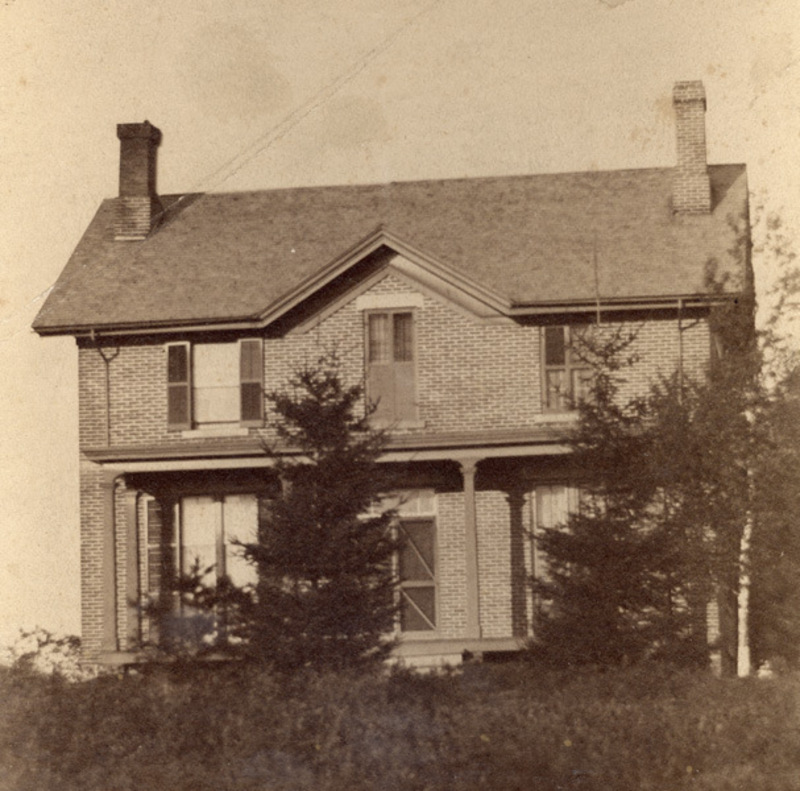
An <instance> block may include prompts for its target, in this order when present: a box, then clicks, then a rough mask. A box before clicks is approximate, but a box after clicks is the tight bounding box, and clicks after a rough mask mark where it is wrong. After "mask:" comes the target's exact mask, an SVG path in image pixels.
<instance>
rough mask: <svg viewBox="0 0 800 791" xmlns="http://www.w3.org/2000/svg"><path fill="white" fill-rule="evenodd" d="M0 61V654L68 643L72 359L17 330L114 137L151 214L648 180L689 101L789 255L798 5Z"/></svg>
mask: <svg viewBox="0 0 800 791" xmlns="http://www.w3.org/2000/svg"><path fill="white" fill-rule="evenodd" d="M0 52H2V56H0V57H2V69H1V70H0V372H1V375H0V410H2V416H3V418H4V421H3V430H2V431H0V644H1V643H2V642H4V641H6V642H7V641H8V640H10V639H12V638H13V635H14V634H15V632H16V630H17V629H18V628H31V627H33V626H35V625H40V626H42V627H44V628H47V629H49V630H51V631H57V632H67V633H71V634H78V633H79V632H80V600H79V582H80V566H79V541H78V536H79V518H78V464H77V459H78V450H77V448H78V432H77V352H76V347H75V344H74V341H73V340H72V339H69V338H44V339H43V338H39V337H38V336H36V335H35V334H34V333H33V332H32V331H31V329H30V325H31V322H32V321H33V319H34V317H35V315H36V313H37V311H38V310H39V308H40V307H41V305H42V301H43V299H44V298H45V297H46V295H47V293H48V290H49V289H50V288H51V287H52V285H53V283H54V282H55V280H56V278H57V277H58V274H59V272H60V271H61V269H62V267H63V266H64V264H65V263H66V261H67V259H68V257H69V255H70V253H71V252H72V250H73V249H74V247H75V245H76V244H77V242H78V240H79V239H80V237H81V234H82V233H83V231H84V229H85V228H86V226H87V225H88V223H89V221H90V219H91V217H92V216H93V214H94V212H95V210H96V209H97V207H98V205H99V203H100V201H101V200H102V199H103V198H105V197H113V196H114V195H115V194H116V192H117V187H118V184H117V179H118V157H119V141H118V140H117V137H116V124H117V123H130V122H141V121H144V120H145V119H147V120H149V121H151V122H152V123H153V124H155V125H156V126H157V127H159V128H160V129H161V131H162V134H163V141H162V144H161V147H160V149H159V163H158V167H159V170H158V188H159V191H160V192H162V193H165V194H166V193H180V192H194V191H236V190H243V189H269V188H279V187H292V186H311V185H321V184H348V183H376V182H386V181H402V180H409V179H420V178H425V179H429V178H450V177H462V176H488V175H506V174H523V173H552V172H570V171H579V170H589V169H603V170H605V169H620V168H639V167H661V166H669V165H672V164H674V158H675V132H674V123H673V116H672V104H671V91H672V85H673V83H674V82H675V81H677V80H688V79H701V80H703V82H704V84H705V88H706V94H707V100H708V111H707V115H706V124H707V138H708V158H709V162H711V163H740V162H743V163H746V164H747V166H748V172H749V184H750V189H751V191H752V193H753V195H754V200H755V202H758V201H761V202H764V203H765V204H766V206H767V207H768V208H769V209H770V210H772V211H778V212H780V213H781V215H782V216H783V218H784V223H785V227H786V230H787V232H788V234H789V235H790V236H793V237H794V238H797V239H800V192H799V190H800V187H798V185H800V145H798V143H800V139H799V138H800V101H798V99H800V4H798V3H797V2H796V0H750V1H749V2H746V3H744V2H741V0H395V2H393V3H386V2H385V0H333V1H330V0H329V2H325V3H323V2H320V1H318V2H314V1H313V0H271V1H270V2H269V3H266V2H264V0H234V2H230V3H219V2H212V0H169V2H166V0H139V1H138V2H137V3H123V2H113V1H112V0H0ZM756 276H757V288H758V289H759V292H760V295H761V301H762V303H763V302H765V301H766V298H765V296H764V295H765V294H766V291H767V289H768V288H769V285H770V283H771V282H772V281H773V280H774V278H775V276H776V269H775V267H774V264H772V262H770V261H768V260H757V261H756Z"/></svg>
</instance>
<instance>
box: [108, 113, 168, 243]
mask: <svg viewBox="0 0 800 791" xmlns="http://www.w3.org/2000/svg"><path fill="white" fill-rule="evenodd" d="M117 137H118V138H119V140H120V156H119V199H118V201H117V220H116V225H115V229H114V238H115V239H117V240H120V241H137V240H140V239H144V238H146V237H147V235H148V234H149V233H150V231H151V230H152V229H153V226H154V225H155V223H156V221H157V220H158V218H159V216H160V214H161V202H160V201H159V199H158V194H157V193H156V150H157V149H158V144H159V143H160V142H161V132H160V131H159V130H158V129H156V127H154V126H153V125H152V124H151V123H150V122H149V121H145V122H144V123H143V124H117Z"/></svg>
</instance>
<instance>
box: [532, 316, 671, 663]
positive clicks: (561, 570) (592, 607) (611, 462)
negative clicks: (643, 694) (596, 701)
mask: <svg viewBox="0 0 800 791" xmlns="http://www.w3.org/2000/svg"><path fill="white" fill-rule="evenodd" d="M604 329H605V330H607V329H608V328H604ZM603 334H604V332H595V333H589V332H587V333H584V335H583V336H582V339H581V340H580V341H579V343H580V347H579V349H578V350H577V353H578V354H579V355H580V356H581V357H582V358H583V359H584V361H586V362H587V363H589V364H591V366H592V368H593V372H594V376H593V383H592V386H591V389H590V398H589V399H588V400H587V401H586V402H584V403H582V404H579V405H578V408H579V424H578V428H577V430H576V432H575V433H574V435H573V437H572V440H571V444H572V448H573V453H574V462H575V466H576V468H577V469H578V470H579V471H580V476H581V478H580V484H581V493H582V497H581V502H580V506H579V508H578V510H577V512H576V513H574V514H572V515H570V517H569V519H568V522H567V524H566V525H562V526H557V527H554V528H548V529H545V530H543V532H542V535H540V536H539V537H538V543H539V547H540V548H541V549H542V550H543V552H544V554H545V557H546V562H547V567H548V573H547V575H546V577H545V578H544V579H541V580H537V581H536V582H535V592H536V594H537V599H538V601H539V602H540V608H539V612H538V617H537V621H538V623H537V624H536V643H535V645H534V651H535V652H536V653H538V654H539V655H543V656H545V657H548V658H550V659H553V660H555V661H558V662H564V661H566V662H569V663H571V664H581V663H590V664H601V665H615V664H624V663H628V662H632V661H636V660H638V659H641V658H642V657H644V656H646V655H648V654H651V653H652V652H653V651H654V650H655V649H656V648H657V647H663V646H664V645H665V644H667V643H669V642H670V640H671V639H674V637H675V635H680V634H682V633H683V632H684V631H685V621H686V618H685V616H686V613H685V610H684V609H681V608H679V607H677V606H675V598H676V597H675V591H676V590H677V588H678V582H677V581H676V579H678V578H679V577H680V568H679V559H678V558H677V557H676V554H675V552H674V542H673V541H672V540H671V539H672V533H671V531H670V529H669V528H670V527H671V525H670V524H669V523H668V522H667V521H665V520H664V519H663V514H664V510H663V507H661V505H662V503H661V502H660V500H659V497H658V494H659V493H658V489H657V487H658V480H657V479H656V477H655V476H654V475H653V467H652V465H651V463H650V458H649V452H650V443H651V437H650V434H649V432H648V428H649V427H648V425H647V421H646V407H647V404H646V402H644V401H641V400H632V401H630V402H628V403H627V404H621V403H620V399H619V389H620V385H621V384H622V382H623V378H622V370H623V368H625V367H627V365H629V364H632V363H633V362H634V360H633V359H632V358H628V359H624V358H623V355H624V354H625V353H626V350H627V349H628V348H629V347H630V344H631V343H632V342H633V340H634V335H635V334H626V333H624V332H623V331H622V330H616V331H614V332H613V333H611V335H610V336H608V337H606V338H605V339H604V338H603Z"/></svg>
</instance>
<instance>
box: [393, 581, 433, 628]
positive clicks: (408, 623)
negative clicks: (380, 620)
mask: <svg viewBox="0 0 800 791" xmlns="http://www.w3.org/2000/svg"><path fill="white" fill-rule="evenodd" d="M435 626H436V589H435V588H434V587H432V586H431V587H427V588H404V589H403V592H402V600H401V607H400V629H401V630H402V631H404V632H422V631H430V630H431V629H433V628H435Z"/></svg>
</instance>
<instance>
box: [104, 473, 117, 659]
mask: <svg viewBox="0 0 800 791" xmlns="http://www.w3.org/2000/svg"><path fill="white" fill-rule="evenodd" d="M118 478H119V473H118V472H111V471H108V470H104V471H103V478H102V480H101V481H100V488H101V489H102V491H103V560H102V566H101V572H102V585H101V591H102V596H103V640H102V650H103V652H104V653H113V652H115V651H118V650H119V640H118V636H117V573H116V565H117V552H116V540H115V539H116V529H115V524H114V523H115V521H116V520H115V518H114V493H115V490H116V486H117V479H118Z"/></svg>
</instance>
